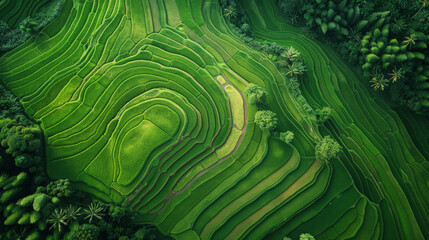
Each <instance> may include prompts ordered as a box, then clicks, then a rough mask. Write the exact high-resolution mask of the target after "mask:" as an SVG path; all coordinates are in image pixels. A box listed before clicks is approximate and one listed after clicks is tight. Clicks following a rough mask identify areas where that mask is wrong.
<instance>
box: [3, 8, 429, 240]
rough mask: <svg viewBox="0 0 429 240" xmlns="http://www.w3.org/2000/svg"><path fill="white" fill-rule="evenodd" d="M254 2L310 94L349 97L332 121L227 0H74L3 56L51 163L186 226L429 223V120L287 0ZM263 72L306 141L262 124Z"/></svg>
mask: <svg viewBox="0 0 429 240" xmlns="http://www.w3.org/2000/svg"><path fill="white" fill-rule="evenodd" d="M19 2H20V3H21V2H22V1H19ZM33 2H35V3H39V5H43V2H44V1H42V0H39V1H33ZM39 5H37V4H35V6H34V9H37V7H38V6H39ZM241 7H243V8H244V9H245V10H246V14H247V15H248V16H249V19H250V20H251V27H252V30H253V31H254V32H255V34H256V36H257V37H258V38H260V39H265V40H268V41H276V42H277V43H279V44H281V45H283V46H293V47H294V48H296V49H298V50H299V51H300V52H301V53H302V55H303V56H304V58H305V60H306V61H307V64H308V69H309V71H308V74H306V75H305V79H304V80H303V86H302V90H303V93H304V96H305V98H306V99H307V101H308V102H309V103H310V105H311V106H313V107H323V106H330V107H332V108H333V110H334V114H333V118H332V119H331V120H330V121H329V122H328V124H327V125H326V127H320V128H318V127H317V126H315V125H313V124H312V123H310V122H309V121H307V120H306V119H305V117H304V114H303V112H304V111H303V109H301V106H299V104H298V103H297V101H296V99H295V98H294V97H293V96H292V95H291V94H290V93H289V91H288V89H287V88H286V85H285V82H287V81H288V80H287V79H285V78H284V76H283V75H282V74H280V72H279V71H278V70H277V68H276V66H275V64H274V63H273V62H271V61H270V59H268V57H267V56H266V55H265V54H263V53H261V52H258V51H256V50H254V49H251V48H250V47H249V46H247V45H246V44H245V43H243V42H242V41H241V40H240V39H239V38H238V37H237V36H236V35H234V33H233V32H232V30H231V29H230V28H229V26H228V24H227V23H226V22H225V19H224V18H223V16H222V10H221V8H220V6H219V3H218V1H217V0H120V1H111V0H106V1H101V0H93V1H85V0H66V2H65V6H64V8H63V11H62V12H61V14H60V16H59V17H58V18H57V19H55V20H54V22H52V23H51V24H50V25H48V26H47V27H46V28H45V29H43V30H42V31H41V33H40V34H38V35H37V37H34V38H32V39H31V40H29V41H27V42H26V43H25V44H23V45H21V46H19V47H18V48H16V49H14V50H13V51H11V52H9V53H7V54H6V55H4V56H2V57H1V59H0V61H1V62H2V64H1V65H0V80H1V82H2V83H4V84H5V85H6V86H7V87H8V88H9V89H11V90H12V91H13V92H14V93H15V94H16V95H17V96H18V97H19V98H20V100H21V102H22V104H23V106H24V108H25V110H26V112H27V114H28V115H29V116H30V117H32V118H33V119H34V120H36V121H38V122H39V123H40V124H41V126H42V128H43V130H44V134H45V140H46V159H47V169H48V174H49V176H50V177H52V178H69V179H70V180H71V181H72V182H73V183H74V184H75V186H76V187H77V188H79V189H82V190H84V191H87V192H90V193H92V194H94V195H95V196H96V197H97V198H100V199H102V200H104V201H107V202H117V203H121V204H123V205H124V206H126V207H128V208H129V209H132V210H134V211H136V212H138V213H139V216H138V217H137V219H136V221H137V222H141V223H150V224H154V225H155V226H157V227H158V228H159V229H160V230H161V231H162V232H163V233H165V234H168V235H170V236H173V237H174V238H176V239H263V238H264V239H282V238H283V237H285V236H290V237H294V238H296V237H297V236H298V235H299V234H300V233H303V232H309V233H311V234H313V235H315V236H316V238H317V239H425V238H429V229H428V228H427V226H429V205H428V204H427V202H429V194H428V193H429V191H428V190H429V182H428V181H429V180H428V179H429V164H428V161H427V159H428V156H429V150H428V149H429V148H428V146H429V143H428V138H427V133H429V125H428V124H427V120H426V119H423V118H421V117H418V116H414V115H412V114H410V113H408V112H406V111H405V110H403V109H392V108H391V107H390V106H389V105H387V104H386V103H385V102H383V101H382V100H379V99H378V100H374V98H373V97H372V96H371V95H370V92H369V91H368V89H367V87H366V86H365V85H364V84H363V83H362V82H361V78H362V77H361V75H360V73H359V72H357V71H354V70H353V69H351V68H350V66H348V65H347V64H346V63H345V61H344V60H343V59H341V57H340V56H338V54H336V53H335V52H334V51H333V50H332V49H329V48H327V47H325V46H323V45H322V44H321V43H319V42H317V41H316V40H312V39H309V38H307V37H306V36H305V35H303V34H302V33H301V32H300V30H298V29H295V28H294V27H291V26H289V25H287V24H285V23H284V22H283V20H282V19H281V17H280V16H279V15H278V13H277V10H276V4H275V1H274V0H269V1H264V2H262V1H256V0H249V1H248V0H242V1H241ZM32 9H33V8H32ZM1 11H2V8H0V12H1ZM14 11H15V12H17V13H18V12H19V13H20V14H21V15H22V16H25V15H26V14H28V13H25V11H27V10H23V8H22V7H21V5H19V4H17V6H16V9H14ZM20 14H11V15H10V17H7V16H6V15H5V16H6V17H5V19H10V24H15V23H16V22H18V19H20V18H21V17H20ZM12 15H13V17H12ZM8 16H9V15H8ZM249 83H255V84H257V85H260V86H263V87H265V88H266V90H267V91H268V93H269V105H270V107H271V108H272V109H273V110H274V111H275V112H276V113H277V114H278V118H279V124H280V126H279V128H280V129H281V130H291V131H293V132H294V134H295V139H294V141H293V144H292V145H289V144H285V143H283V142H281V141H280V140H278V139H276V138H274V137H270V136H269V134H268V133H267V132H262V131H261V130H260V129H259V128H258V127H256V126H255V123H254V114H255V112H256V111H257V108H256V107H255V106H253V105H250V104H248V103H247V102H246V98H245V97H244V94H243V92H244V90H245V89H246V86H247V85H248V84H249ZM325 135H332V136H333V137H334V138H335V139H336V140H337V141H338V142H340V143H341V145H342V146H343V147H344V154H343V155H342V156H341V157H340V158H338V159H335V160H333V161H331V162H322V161H320V160H318V159H316V158H315V153H314V147H315V145H316V140H317V139H319V138H320V137H321V136H325Z"/></svg>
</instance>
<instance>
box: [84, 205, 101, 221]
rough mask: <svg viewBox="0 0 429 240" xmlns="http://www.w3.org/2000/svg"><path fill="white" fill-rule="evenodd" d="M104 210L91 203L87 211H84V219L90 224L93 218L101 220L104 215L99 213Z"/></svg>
mask: <svg viewBox="0 0 429 240" xmlns="http://www.w3.org/2000/svg"><path fill="white" fill-rule="evenodd" d="M103 210H104V207H102V206H100V204H99V203H91V204H90V205H89V206H88V208H87V209H84V210H83V211H84V214H85V215H86V216H85V219H87V218H89V222H90V223H91V222H92V219H93V218H98V219H101V218H102V216H103V215H104V214H103V213H101V211H103Z"/></svg>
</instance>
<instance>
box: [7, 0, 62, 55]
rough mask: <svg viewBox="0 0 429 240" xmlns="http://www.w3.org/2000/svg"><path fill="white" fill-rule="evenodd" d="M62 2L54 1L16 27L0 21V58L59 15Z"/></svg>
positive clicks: (59, 0)
mask: <svg viewBox="0 0 429 240" xmlns="http://www.w3.org/2000/svg"><path fill="white" fill-rule="evenodd" d="M63 5H64V0H54V1H51V2H50V3H48V4H47V5H46V6H45V7H43V8H42V9H40V11H39V12H38V13H36V15H35V16H32V17H27V18H25V19H24V20H22V21H21V23H19V25H18V27H16V28H13V27H10V26H9V25H8V24H7V23H6V22H4V21H0V56H1V55H3V54H4V53H6V52H8V51H10V50H12V49H14V48H16V47H17V46H19V45H21V44H23V43H24V42H25V41H26V40H27V39H29V38H30V37H31V36H33V35H36V34H37V33H38V32H39V31H40V30H41V29H42V28H44V27H45V26H46V25H48V23H50V22H51V21H52V20H54V19H55V18H56V17H57V16H58V14H59V13H60V11H61V9H62V7H63Z"/></svg>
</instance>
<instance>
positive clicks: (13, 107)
mask: <svg viewBox="0 0 429 240" xmlns="http://www.w3.org/2000/svg"><path fill="white" fill-rule="evenodd" d="M0 142H1V146H0V224H1V225H2V227H0V239H25V240H36V239H73V240H74V239H79V240H89V239H112V240H113V239H115V240H116V239H121V240H127V239H133V240H142V239H167V238H166V237H164V236H162V235H161V234H160V233H159V232H158V231H157V230H156V228H154V227H152V226H149V225H147V226H141V225H136V224H133V221H132V218H133V216H134V214H133V213H132V212H129V211H128V210H126V209H125V208H123V207H121V206H118V205H114V204H104V203H101V202H97V201H95V200H94V199H93V198H92V196H89V195H87V194H85V193H83V192H81V191H78V190H75V189H74V188H73V185H72V183H70V181H69V180H67V179H59V180H51V179H49V178H48V177H47V175H46V171H45V164H44V155H43V154H44V151H43V150H42V149H43V145H44V144H43V135H42V132H41V130H40V128H39V126H38V125H36V124H35V123H33V122H31V121H30V120H29V119H28V118H27V117H26V116H25V115H24V114H23V109H22V107H21V105H20V104H19V102H18V101H17V99H16V97H15V96H13V94H12V93H11V92H10V91H8V90H6V88H5V87H3V85H1V84H0Z"/></svg>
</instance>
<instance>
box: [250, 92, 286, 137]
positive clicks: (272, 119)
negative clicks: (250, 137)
mask: <svg viewBox="0 0 429 240" xmlns="http://www.w3.org/2000/svg"><path fill="white" fill-rule="evenodd" d="M244 95H245V96H246V98H247V100H248V102H249V103H250V104H252V105H256V106H257V107H258V109H259V111H257V112H256V113H255V124H256V125H257V126H258V127H259V128H260V129H261V130H262V131H268V132H270V133H272V134H273V135H275V136H278V137H279V138H280V140H282V141H284V142H285V143H288V144H290V143H291V142H292V140H293V138H294V134H293V132H291V131H286V132H282V133H278V132H276V129H277V123H278V118H277V114H276V113H274V112H273V111H270V110H267V109H266V107H267V100H268V93H267V92H266V91H265V89H264V88H262V87H260V86H258V85H255V84H249V85H248V86H247V88H246V90H245V91H244Z"/></svg>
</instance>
